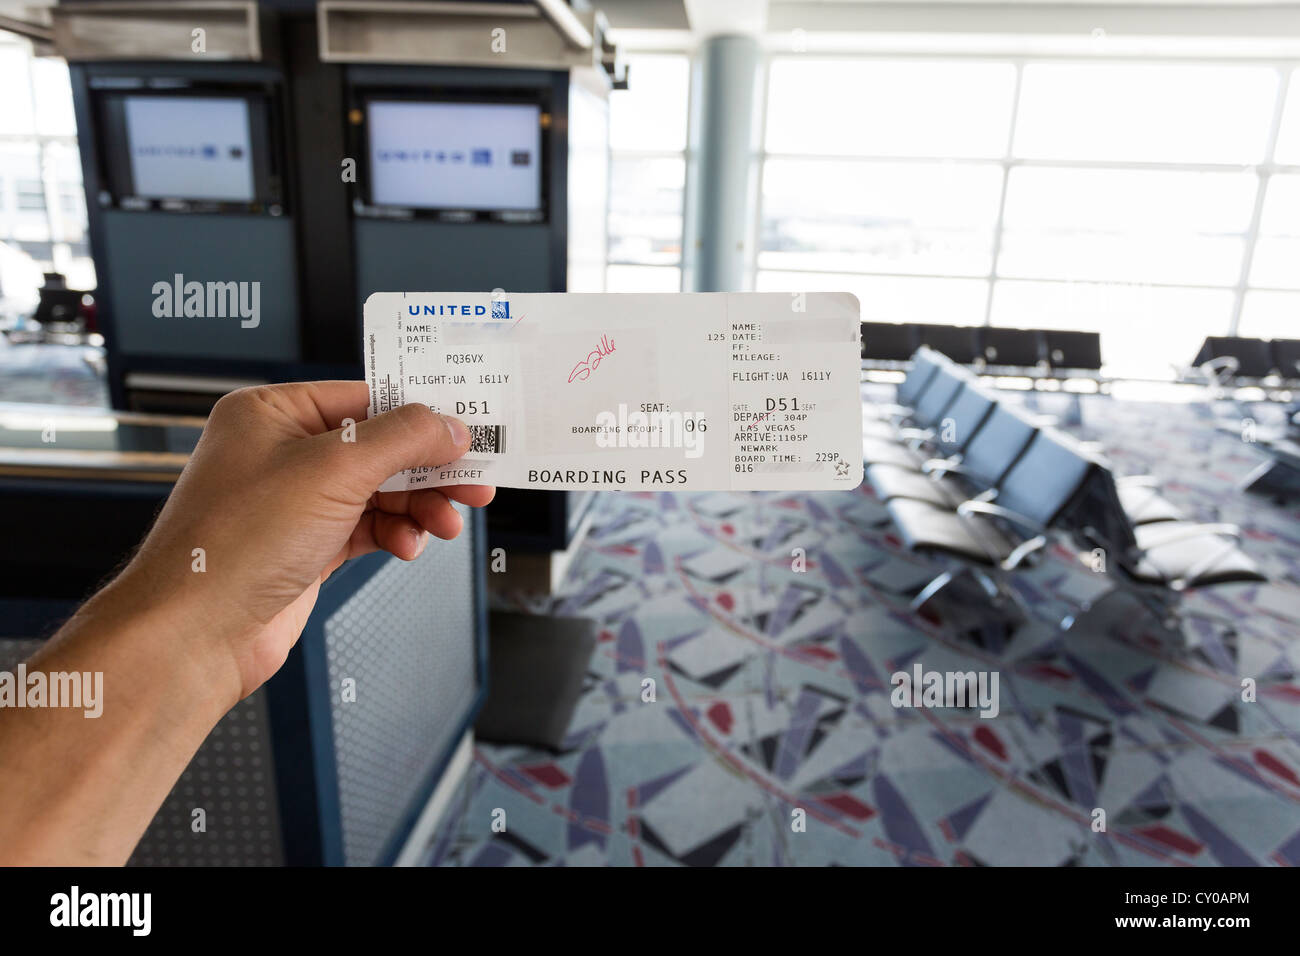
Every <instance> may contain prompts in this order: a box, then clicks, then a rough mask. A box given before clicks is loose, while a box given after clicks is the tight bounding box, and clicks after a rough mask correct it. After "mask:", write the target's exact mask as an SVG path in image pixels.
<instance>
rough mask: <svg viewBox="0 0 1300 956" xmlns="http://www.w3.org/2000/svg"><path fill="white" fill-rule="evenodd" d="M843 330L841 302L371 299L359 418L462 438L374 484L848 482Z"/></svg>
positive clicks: (854, 412) (564, 296)
mask: <svg viewBox="0 0 1300 956" xmlns="http://www.w3.org/2000/svg"><path fill="white" fill-rule="evenodd" d="M859 337H860V326H859V319H858V301H857V299H856V298H854V297H853V296H852V295H850V294H848V293H841V292H808V293H798V294H791V293H784V292H738V293H655V294H614V293H592V294H587V293H513V294H505V295H503V294H502V293H500V292H499V291H498V292H496V293H488V292H378V293H375V294H374V295H372V296H370V298H368V299H367V300H366V306H365V345H364V351H365V364H366V376H367V381H368V383H369V386H370V414H371V415H375V414H379V413H381V412H384V411H387V410H389V409H391V408H396V407H397V406H399V405H405V404H408V403H411V402H422V403H423V404H425V405H428V406H429V407H430V408H431V409H433V410H434V411H435V412H440V413H443V414H447V415H453V416H455V417H457V418H459V419H461V420H462V421H464V422H465V423H466V424H467V425H468V426H469V427H470V431H471V435H472V438H473V444H472V446H471V448H470V451H469V453H468V454H466V455H465V456H464V457H463V458H461V459H459V460H458V461H454V462H451V463H450V464H447V465H443V466H441V467H437V468H421V469H413V470H410V471H405V472H402V473H401V474H399V475H395V476H393V477H392V478H391V479H389V480H388V481H387V482H386V483H385V484H384V485H383V487H382V489H381V490H384V491H400V490H404V489H412V488H423V487H438V486H440V485H453V484H490V485H499V486H502V487H508V488H554V489H582V488H592V489H612V490H618V489H621V490H626V491H670V490H676V491H728V490H738V491H764V490H787V491H793V490H802V491H820V490H847V489H851V488H855V487H857V486H858V485H859V484H860V483H861V482H862V447H861V445H862V404H861V397H860V393H859V378H860V368H861V364H860V346H859Z"/></svg>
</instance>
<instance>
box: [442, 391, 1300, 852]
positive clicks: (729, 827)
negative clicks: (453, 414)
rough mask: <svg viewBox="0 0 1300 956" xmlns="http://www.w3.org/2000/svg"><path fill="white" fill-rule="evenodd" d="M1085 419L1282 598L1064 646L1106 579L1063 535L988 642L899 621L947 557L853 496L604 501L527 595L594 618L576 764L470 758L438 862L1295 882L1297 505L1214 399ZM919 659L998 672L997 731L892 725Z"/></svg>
mask: <svg viewBox="0 0 1300 956" xmlns="http://www.w3.org/2000/svg"><path fill="white" fill-rule="evenodd" d="M1039 410H1040V411H1060V410H1061V409H1054V408H1050V407H1040V409H1039ZM1220 411H1222V410H1220ZM1082 412H1083V414H1082V422H1083V424H1082V425H1079V426H1073V427H1071V429H1070V430H1072V431H1074V432H1075V433H1077V434H1079V435H1080V436H1082V437H1085V438H1088V439H1093V440H1099V441H1101V442H1102V443H1103V444H1104V446H1105V447H1106V449H1107V451H1108V452H1109V454H1110V456H1111V458H1112V460H1113V461H1114V462H1115V464H1116V466H1117V469H1118V471H1120V472H1121V473H1134V474H1136V473H1147V472H1149V473H1153V474H1155V475H1157V476H1159V477H1160V478H1161V479H1162V480H1163V482H1164V490H1165V495H1166V497H1167V498H1169V499H1170V500H1171V501H1173V502H1174V503H1175V504H1177V505H1178V506H1179V507H1181V508H1182V509H1183V510H1184V511H1185V512H1186V513H1187V514H1188V515H1189V516H1191V517H1196V518H1200V519H1204V520H1216V521H1229V522H1234V523H1237V524H1239V525H1241V526H1242V528H1243V529H1244V531H1245V540H1244V545H1243V546H1244V548H1245V550H1246V551H1247V552H1248V553H1249V554H1250V555H1251V556H1252V557H1253V558H1254V559H1255V560H1256V562H1257V563H1259V565H1260V566H1261V567H1262V568H1263V569H1264V571H1265V572H1266V573H1267V574H1268V575H1269V576H1270V578H1271V582H1272V583H1270V584H1269V585H1265V586H1253V585H1233V586H1227V587H1222V588H1216V589H1207V590H1206V591H1204V592H1200V593H1193V594H1189V595H1187V596H1186V598H1185V600H1184V602H1183V609H1184V612H1185V613H1186V615H1187V619H1186V621H1185V624H1184V632H1185V634H1186V637H1187V642H1188V647H1187V648H1186V649H1181V650H1173V649H1169V648H1167V647H1163V646H1161V645H1158V644H1156V643H1155V642H1154V641H1152V640H1149V639H1147V637H1146V636H1145V635H1144V626H1143V624H1142V623H1141V621H1142V618H1141V616H1140V615H1137V614H1134V615H1133V616H1132V619H1131V620H1130V621H1129V624H1128V625H1127V626H1126V627H1124V628H1121V629H1119V631H1122V632H1123V634H1122V635H1121V633H1119V632H1118V631H1115V630H1114V629H1110V630H1111V631H1112V632H1111V633H1104V632H1101V631H1099V630H1098V629H1096V628H1090V627H1088V626H1087V625H1084V626H1082V627H1080V628H1077V629H1075V630H1073V631H1070V632H1069V633H1068V634H1065V635H1063V634H1062V632H1061V631H1060V630H1059V629H1058V628H1057V627H1056V622H1057V621H1059V620H1060V619H1061V617H1062V616H1063V615H1064V614H1065V613H1067V612H1068V611H1069V610H1070V609H1071V608H1072V607H1073V606H1075V604H1076V603H1077V602H1078V601H1079V600H1081V599H1082V598H1083V597H1086V596H1088V595H1091V594H1095V593H1096V591H1097V589H1098V587H1099V586H1100V585H1099V580H1104V577H1103V576H1101V575H1097V574H1095V573H1094V572H1092V571H1090V570H1088V569H1086V568H1084V567H1083V566H1082V565H1081V564H1080V563H1079V562H1078V560H1077V557H1076V556H1075V555H1074V554H1073V553H1071V552H1070V551H1069V550H1067V549H1066V548H1064V547H1062V546H1060V545H1059V544H1058V545H1057V546H1055V547H1054V548H1053V549H1052V550H1051V552H1050V553H1049V554H1047V555H1046V557H1045V559H1044V560H1043V561H1042V562H1040V564H1039V565H1038V566H1037V567H1035V568H1033V569H1031V570H1029V571H1027V572H1025V573H1022V574H1020V575H1018V576H1017V578H1016V579H1015V580H1016V589H1017V594H1018V596H1019V597H1020V598H1021V599H1022V601H1023V603H1024V604H1025V605H1026V606H1027V607H1028V608H1029V609H1030V611H1031V612H1032V615H1033V619H1032V620H1031V622H1030V623H1029V624H1028V625H1026V626H1025V627H1023V628H1021V629H1020V630H1019V631H1018V632H1017V633H1015V635H1014V636H1013V637H1012V638H1011V639H1010V640H1009V641H1005V642H1002V641H977V640H973V639H971V638H969V637H965V636H961V631H962V630H963V627H962V626H961V625H962V624H963V623H964V620H963V619H961V618H962V615H960V614H958V615H956V616H955V619H950V620H944V619H942V618H940V617H935V616H933V615H931V616H929V617H922V616H919V615H917V614H913V613H911V612H910V611H909V610H908V598H907V593H908V592H909V591H910V590H913V589H915V588H916V587H917V586H919V585H920V584H921V583H923V582H924V581H926V580H928V579H929V578H930V577H932V576H933V575H934V574H935V573H936V571H937V570H939V568H938V566H937V565H934V564H931V563H929V562H927V561H924V560H921V559H917V558H914V557H911V556H909V555H908V554H906V553H905V552H903V551H902V550H901V548H900V543H899V540H898V538H897V537H896V535H895V534H894V533H893V531H892V529H891V527H890V525H889V521H888V517H887V514H886V512H885V510H884V508H883V507H882V505H881V504H880V503H879V502H877V501H876V500H875V499H874V498H873V497H872V494H871V491H870V487H869V486H868V485H866V484H864V485H863V486H862V487H860V488H859V489H857V490H856V491H853V492H846V493H824V494H776V493H772V494H695V495H687V494H656V495H650V494H622V495H620V494H612V493H610V494H604V495H602V496H601V498H600V500H599V502H598V503H597V505H596V508H597V509H598V510H597V513H596V517H595V525H594V528H593V530H592V532H591V534H590V535H589V537H588V538H587V540H586V541H585V543H584V544H583V546H582V547H581V549H580V552H579V553H578V554H577V556H576V559H575V561H574V564H573V567H572V569H571V571H570V573H569V575H568V577H567V579H566V581H565V583H564V587H563V589H562V592H561V594H560V595H559V596H558V597H556V598H554V599H551V600H550V601H548V602H542V603H534V604H533V605H532V610H534V611H536V612H539V613H545V612H546V611H547V610H548V609H550V610H553V611H554V613H559V614H565V615H575V616H585V617H589V618H592V619H595V620H596V621H597V622H599V625H600V627H601V631H600V643H599V644H598V645H597V649H596V652H595V654H594V655H593V656H592V659H591V662H590V665H589V674H588V678H587V686H586V689H585V692H584V694H583V697H582V699H581V701H580V703H579V705H578V709H577V712H576V714H575V716H574V719H573V721H572V724H571V726H570V732H569V736H568V739H567V741H566V745H565V748H564V750H563V752H562V753H560V754H551V753H548V752H545V751H539V750H535V749H529V748H523V747H503V746H487V745H480V746H479V748H478V750H477V753H476V760H475V763H474V765H473V767H472V769H471V771H470V773H469V776H468V778H467V780H466V782H465V784H464V785H463V787H462V788H461V790H460V791H459V792H458V794H457V797H456V799H455V800H454V802H453V805H452V807H451V808H450V809H449V810H448V812H447V814H446V815H445V817H444V819H443V822H442V826H441V829H440V831H439V832H438V834H437V836H436V838H435V840H434V843H433V844H432V848H431V851H430V853H429V857H428V861H427V862H429V863H430V864H433V865H529V864H551V865H558V864H569V865H587V864H597V865H601V864H611V865H674V864H679V865H680V864H686V865H757V866H765V865H823V864H842V865H845V864H847V865H923V866H941V865H979V864H986V865H1017V864H1029V865H1050V866H1057V865H1090V866H1095V865H1101V866H1108V865H1152V864H1169V865H1179V866H1181V865H1211V866H1212V865H1218V864H1283V865H1294V864H1300V677H1297V673H1298V671H1300V509H1297V508H1296V507H1295V505H1294V504H1293V505H1292V506H1291V507H1289V508H1288V507H1282V506H1280V505H1278V504H1275V503H1271V502H1269V501H1266V500H1260V499H1255V498H1247V497H1245V496H1243V495H1241V494H1240V493H1238V492H1236V491H1235V490H1234V488H1233V485H1234V482H1235V481H1237V480H1238V479H1239V478H1241V477H1242V476H1243V475H1245V474H1246V473H1247V472H1249V471H1250V470H1251V469H1252V468H1253V467H1254V465H1255V464H1256V463H1257V461H1258V460H1259V456H1258V455H1257V454H1256V453H1255V451H1253V450H1252V449H1251V448H1250V447H1249V446H1247V445H1245V444H1243V443H1242V441H1241V440H1240V438H1239V437H1236V436H1234V435H1232V434H1228V433H1225V432H1219V431H1216V430H1215V429H1214V427H1213V422H1212V421H1211V420H1210V418H1211V411H1210V409H1208V408H1207V407H1205V406H1179V405H1143V404H1136V403H1129V402H1121V401H1118V400H1112V399H1109V398H1104V397H1092V396H1089V397H1086V398H1085V399H1084V400H1083V405H1082ZM1232 414H1236V413H1232ZM795 548H802V549H804V551H805V552H806V554H807V563H806V570H805V571H802V572H800V571H796V570H793V569H792V557H791V554H792V550H793V549H795ZM1230 625H1231V626H1232V630H1230V629H1229V626H1230ZM918 663H919V664H920V665H922V667H923V669H924V670H926V671H995V672H997V674H998V675H999V679H1000V691H1001V693H1000V698H1001V710H1000V713H999V714H998V715H997V716H996V717H993V718H982V717H980V716H979V714H978V711H977V710H973V709H967V710H963V709H924V708H916V709H910V708H896V707H895V706H893V705H892V704H891V702H890V691H891V687H890V683H889V679H890V675H891V674H892V673H894V672H896V671H901V670H906V671H909V672H910V671H912V669H913V668H914V667H915V665H917V664H918ZM1243 677H1251V678H1253V679H1254V680H1255V681H1256V682H1257V699H1256V700H1254V701H1253V702H1246V701H1244V700H1243V699H1242V683H1241V679H1242V678H1243ZM646 678H650V679H653V681H654V700H653V702H646V701H645V700H644V699H643V687H644V686H645V685H643V681H644V680H645V679H646ZM1099 808H1100V809H1101V810H1103V811H1104V812H1105V830H1104V832H1097V831H1096V830H1094V828H1093V825H1092V824H1093V822H1094V820H1096V819H1098V817H1097V814H1096V813H1095V811H1096V810H1097V809H1099ZM497 809H500V810H504V811H505V815H506V816H505V821H506V829H505V832H501V833H495V832H493V830H492V828H491V824H492V821H493V811H494V810H497ZM799 810H802V811H803V814H802V818H803V821H804V825H803V826H802V827H801V826H799V825H798V821H799V818H800V817H801V814H800V813H798V811H799ZM498 816H499V815H498Z"/></svg>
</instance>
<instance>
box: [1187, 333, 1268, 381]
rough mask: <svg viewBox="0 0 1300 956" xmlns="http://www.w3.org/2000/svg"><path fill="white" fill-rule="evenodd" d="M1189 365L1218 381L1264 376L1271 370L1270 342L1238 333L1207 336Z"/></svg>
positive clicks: (1260, 377)
mask: <svg viewBox="0 0 1300 956" xmlns="http://www.w3.org/2000/svg"><path fill="white" fill-rule="evenodd" d="M1192 365H1193V366H1194V367H1195V368H1197V369H1199V370H1201V372H1202V373H1203V374H1204V375H1205V376H1206V377H1207V378H1209V379H1211V380H1213V381H1216V382H1218V383H1220V384H1227V383H1228V382H1232V381H1236V380H1239V379H1262V378H1267V377H1268V375H1269V374H1270V373H1271V372H1272V370H1273V356H1272V355H1271V354H1270V351H1269V343H1268V342H1266V341H1265V340H1263V339H1251V338H1243V337H1241V336H1237V335H1210V336H1206V339H1205V341H1204V342H1203V343H1201V349H1200V351H1199V352H1197V353H1196V358H1194V359H1193V360H1192Z"/></svg>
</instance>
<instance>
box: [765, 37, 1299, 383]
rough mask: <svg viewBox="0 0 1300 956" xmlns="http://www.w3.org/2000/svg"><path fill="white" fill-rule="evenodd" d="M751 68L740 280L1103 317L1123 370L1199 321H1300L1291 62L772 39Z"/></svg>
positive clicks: (1191, 346)
mask: <svg viewBox="0 0 1300 956" xmlns="http://www.w3.org/2000/svg"><path fill="white" fill-rule="evenodd" d="M766 88H767V90H768V93H767V102H766V108H765V112H764V117H765V120H764V122H765V130H764V135H763V137H762V140H763V148H762V149H761V150H760V151H759V152H758V154H757V156H756V159H757V161H758V162H759V164H760V169H761V172H760V176H761V180H760V181H761V188H760V190H759V196H760V209H759V210H758V224H759V226H758V242H757V244H756V248H755V251H754V259H753V263H752V265H753V269H754V286H755V288H757V289H760V290H770V291H775V290H798V289H808V290H812V289H825V288H842V289H846V290H848V291H851V292H854V293H855V294H857V295H858V297H859V299H860V300H861V301H862V314H863V318H864V319H867V320H871V321H894V322H937V323H951V324H958V325H965V324H974V325H978V324H985V323H991V324H994V325H1006V326H1022V327H1033V328H1063V329H1068V328H1074V329H1085V330H1090V331H1099V332H1100V333H1101V334H1102V355H1103V361H1104V362H1105V363H1106V366H1107V370H1108V371H1110V372H1113V373H1115V374H1124V375H1132V376H1136V377H1151V378H1160V379H1168V378H1172V377H1173V376H1174V375H1175V374H1177V372H1176V369H1177V368H1178V367H1180V366H1185V365H1186V364H1187V363H1188V362H1189V361H1191V359H1192V358H1193V356H1194V355H1195V353H1196V349H1197V346H1198V345H1199V343H1200V341H1201V339H1202V338H1203V337H1204V336H1205V335H1207V334H1214V335H1227V334H1232V333H1233V332H1234V331H1236V332H1238V333H1239V334H1242V335H1263V334H1267V335H1273V336H1283V335H1286V336H1289V337H1300V295H1295V294H1288V293H1287V292H1286V291H1285V290H1291V289H1295V290H1300V279H1297V278H1296V275H1297V272H1296V269H1295V267H1294V263H1295V262H1296V260H1297V256H1298V255H1300V226H1297V225H1296V223H1298V222H1300V85H1298V83H1297V81H1296V79H1295V78H1294V77H1293V76H1292V70H1291V66H1290V65H1278V64H1276V63H1271V62H1267V63H1254V62H1248V61H1241V60H1240V59H1238V60H1236V61H1228V60H1223V61H1215V60H1212V59H1207V60H1204V61H1191V60H1188V59H1186V58H1183V59H1177V60H1176V59H1168V60H1160V59H1150V58H1147V59H1143V58H1138V57H1132V58H1127V59H1125V58H1120V57H1109V58H1102V57H1099V58H1091V59H1088V60H1081V59H1068V58H1063V57H1062V58H1055V57H1050V56H1046V55H1034V56H1027V57H1021V58H1015V59H1013V58H1011V57H1003V58H998V57H981V56H970V57H956V56H954V57H930V58H924V57H909V56H887V55H884V56H882V55H875V56H872V55H861V56H844V55H836V56H822V55H816V54H793V55H792V54H787V53H777V54H774V55H773V56H772V57H771V59H770V60H769V63H768V75H767V82H766ZM826 90H852V91H853V96H852V97H849V98H845V97H839V96H827V95H825V91H826ZM1279 96H1286V99H1285V101H1283V102H1279V99H1278V97H1279ZM1273 143H1276V149H1271V146H1272V144H1273ZM1270 152H1271V153H1272V155H1270Z"/></svg>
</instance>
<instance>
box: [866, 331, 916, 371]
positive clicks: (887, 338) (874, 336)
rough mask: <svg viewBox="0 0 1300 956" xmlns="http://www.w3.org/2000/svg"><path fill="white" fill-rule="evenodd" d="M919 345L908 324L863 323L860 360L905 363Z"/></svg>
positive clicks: (914, 333)
mask: <svg viewBox="0 0 1300 956" xmlns="http://www.w3.org/2000/svg"><path fill="white" fill-rule="evenodd" d="M920 344H921V343H920V342H919V341H918V340H917V335H916V326H915V325H912V324H910V323H901V324H900V323H896V322H863V323H862V358H863V360H864V361H867V362H889V363H893V362H906V361H907V360H908V359H910V358H911V357H912V353H913V352H915V351H916V347H917V346H918V345H920Z"/></svg>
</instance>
